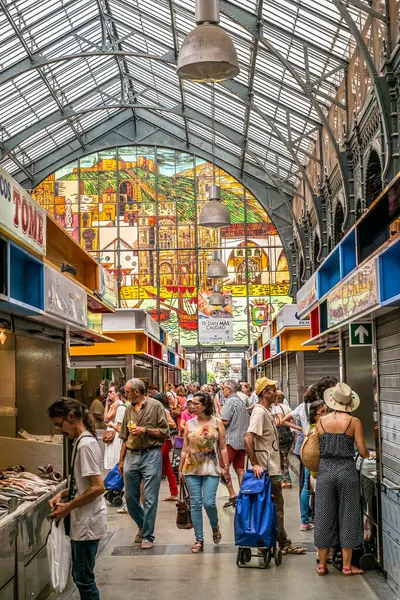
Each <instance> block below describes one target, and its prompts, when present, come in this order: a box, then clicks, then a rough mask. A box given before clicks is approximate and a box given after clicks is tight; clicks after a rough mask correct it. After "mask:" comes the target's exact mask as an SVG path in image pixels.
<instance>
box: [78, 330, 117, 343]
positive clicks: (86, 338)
mask: <svg viewBox="0 0 400 600" xmlns="http://www.w3.org/2000/svg"><path fill="white" fill-rule="evenodd" d="M107 342H115V340H113V338H110V337H107V336H106V335H103V334H101V333H98V332H97V331H93V330H91V329H78V330H75V331H72V332H71V334H70V345H71V346H88V345H92V344H94V343H96V344H105V343H107Z"/></svg>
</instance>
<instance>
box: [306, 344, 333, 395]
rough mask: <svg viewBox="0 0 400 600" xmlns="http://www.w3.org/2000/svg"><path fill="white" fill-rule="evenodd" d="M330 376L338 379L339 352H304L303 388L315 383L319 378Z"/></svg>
mask: <svg viewBox="0 0 400 600" xmlns="http://www.w3.org/2000/svg"><path fill="white" fill-rule="evenodd" d="M325 375H331V376H332V377H336V378H337V379H339V352H338V351H337V350H329V351H327V352H323V353H319V352H304V384H305V388H307V387H308V386H309V385H312V384H313V383H316V382H317V381H318V379H321V377H325Z"/></svg>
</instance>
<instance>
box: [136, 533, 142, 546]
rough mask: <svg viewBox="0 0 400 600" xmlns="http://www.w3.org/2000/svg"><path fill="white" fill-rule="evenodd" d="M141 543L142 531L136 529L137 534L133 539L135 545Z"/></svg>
mask: <svg viewBox="0 0 400 600" xmlns="http://www.w3.org/2000/svg"><path fill="white" fill-rule="evenodd" d="M142 542H143V535H142V530H141V529H138V532H137V534H136V537H135V544H141V543H142Z"/></svg>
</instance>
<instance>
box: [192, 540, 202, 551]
mask: <svg viewBox="0 0 400 600" xmlns="http://www.w3.org/2000/svg"><path fill="white" fill-rule="evenodd" d="M203 550H204V543H203V542H195V543H194V545H193V547H192V554H200V552H203Z"/></svg>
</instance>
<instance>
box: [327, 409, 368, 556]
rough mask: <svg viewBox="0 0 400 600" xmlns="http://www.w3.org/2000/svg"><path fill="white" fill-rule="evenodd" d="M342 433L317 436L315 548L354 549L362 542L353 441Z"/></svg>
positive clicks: (351, 437)
mask: <svg viewBox="0 0 400 600" xmlns="http://www.w3.org/2000/svg"><path fill="white" fill-rule="evenodd" d="M351 421H352V419H351V420H350V422H349V424H348V426H347V428H346V431H345V432H344V433H328V432H326V431H325V429H324V426H323V425H322V421H320V423H321V427H322V429H323V430H324V433H323V434H322V435H320V438H319V439H320V446H321V460H320V463H319V469H318V477H317V487H316V494H315V545H316V547H317V548H321V549H324V548H333V547H335V546H339V547H341V548H356V547H357V546H359V545H360V544H361V543H362V541H363V529H362V514H361V504H360V481H359V477H358V473H357V469H356V465H355V461H354V438H353V436H350V435H347V433H346V432H347V430H348V428H349V427H350V423H351Z"/></svg>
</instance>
